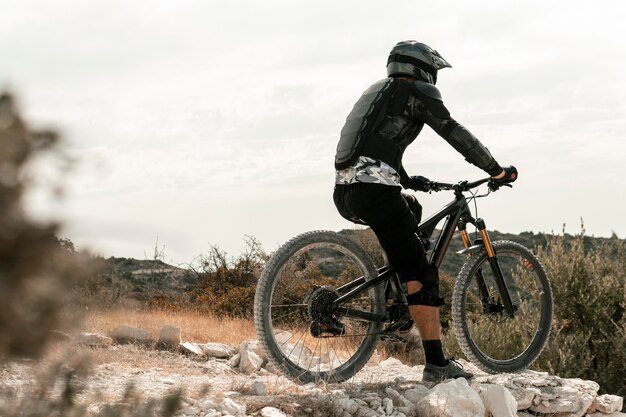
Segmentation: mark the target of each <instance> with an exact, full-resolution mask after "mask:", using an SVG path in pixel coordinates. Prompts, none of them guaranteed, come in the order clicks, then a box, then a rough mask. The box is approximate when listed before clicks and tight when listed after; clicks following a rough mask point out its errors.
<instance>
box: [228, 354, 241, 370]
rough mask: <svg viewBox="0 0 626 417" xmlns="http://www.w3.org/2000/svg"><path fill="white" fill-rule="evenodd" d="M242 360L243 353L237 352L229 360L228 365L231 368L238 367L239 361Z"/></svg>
mask: <svg viewBox="0 0 626 417" xmlns="http://www.w3.org/2000/svg"><path fill="white" fill-rule="evenodd" d="M240 360H241V353H236V354H234V355H233V357H232V358H230V359H229V360H228V366H230V367H231V368H236V367H237V366H239V361H240Z"/></svg>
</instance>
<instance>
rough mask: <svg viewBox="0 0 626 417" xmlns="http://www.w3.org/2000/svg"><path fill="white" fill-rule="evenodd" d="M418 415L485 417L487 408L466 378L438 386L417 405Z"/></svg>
mask: <svg viewBox="0 0 626 417" xmlns="http://www.w3.org/2000/svg"><path fill="white" fill-rule="evenodd" d="M416 410H417V412H418V415H424V416H439V417H484V414H485V406H484V405H483V402H482V400H481V399H480V396H479V395H478V393H476V391H474V390H473V389H472V388H470V386H469V384H468V383H467V381H466V380H465V378H458V379H453V380H450V381H447V382H443V383H440V384H438V385H436V386H435V387H434V388H433V389H432V390H430V392H429V393H428V395H427V396H426V397H425V398H423V399H422V400H421V401H419V402H418V403H417V405H416Z"/></svg>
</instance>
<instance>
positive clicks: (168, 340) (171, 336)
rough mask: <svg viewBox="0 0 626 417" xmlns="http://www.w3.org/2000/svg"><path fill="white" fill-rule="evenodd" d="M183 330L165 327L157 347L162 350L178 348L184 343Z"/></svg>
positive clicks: (162, 328)
mask: <svg viewBox="0 0 626 417" xmlns="http://www.w3.org/2000/svg"><path fill="white" fill-rule="evenodd" d="M182 341H183V339H182V329H181V328H180V327H177V326H163V327H161V332H160V333H159V340H158V342H157V346H159V347H160V348H166V349H170V348H176V347H178V345H180V344H181V343H182Z"/></svg>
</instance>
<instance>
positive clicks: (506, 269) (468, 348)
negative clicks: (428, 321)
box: [452, 241, 552, 372]
mask: <svg viewBox="0 0 626 417" xmlns="http://www.w3.org/2000/svg"><path fill="white" fill-rule="evenodd" d="M493 247H494V250H495V253H496V257H497V259H498V264H499V266H500V269H501V270H502V275H503V277H504V281H505V283H506V286H507V288H508V291H509V294H510V296H511V300H512V303H513V308H514V310H515V316H514V317H513V318H510V317H509V316H508V315H507V314H506V312H505V311H504V305H503V303H502V299H501V297H500V294H499V292H498V290H497V286H496V282H495V278H494V274H493V272H492V270H491V267H490V264H489V261H488V257H487V253H486V252H485V250H484V249H483V250H482V251H481V252H479V253H476V254H473V255H472V256H471V257H470V258H469V260H468V261H467V262H466V263H465V264H464V265H463V268H462V270H461V272H460V273H459V278H458V279H457V282H456V285H455V288H454V293H453V296H452V318H453V322H454V330H455V333H456V336H457V339H458V342H459V345H460V347H461V349H462V350H463V352H464V353H465V355H466V356H467V357H468V359H470V360H471V361H472V362H474V363H475V364H476V365H478V366H479V367H481V368H482V369H483V370H485V371H488V372H515V371H518V370H521V369H524V368H526V367H528V366H529V365H530V364H531V363H532V362H533V361H534V360H535V359H537V357H538V356H539V354H540V353H541V351H542V350H543V348H544V346H545V344H546V342H547V341H548V336H549V334H550V324H551V322H552V289H551V288H550V282H549V280H548V277H547V276H546V272H545V270H544V269H543V266H542V265H541V263H540V262H539V260H538V259H537V257H536V256H535V255H534V254H533V253H532V252H531V251H530V250H528V249H527V248H526V247H524V246H522V245H520V244H518V243H515V242H510V241H497V242H493ZM483 283H484V285H483Z"/></svg>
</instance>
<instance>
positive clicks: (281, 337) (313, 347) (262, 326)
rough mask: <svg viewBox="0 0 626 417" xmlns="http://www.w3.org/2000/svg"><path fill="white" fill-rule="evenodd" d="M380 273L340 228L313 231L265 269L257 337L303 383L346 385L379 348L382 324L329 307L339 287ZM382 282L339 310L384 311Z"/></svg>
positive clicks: (260, 287) (271, 356) (292, 242)
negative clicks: (378, 341) (338, 231)
mask: <svg viewBox="0 0 626 417" xmlns="http://www.w3.org/2000/svg"><path fill="white" fill-rule="evenodd" d="M376 276H377V271H376V268H375V267H374V264H373V262H372V261H371V259H370V257H369V256H368V255H367V253H366V252H365V251H364V250H363V249H362V248H361V247H360V246H359V245H357V244H356V243H355V242H354V241H352V240H351V239H349V238H347V237H345V236H342V235H339V234H337V233H335V232H329V231H314V232H308V233H304V234H302V235H300V236H297V237H295V238H293V239H292V240H290V241H289V242H287V243H286V244H285V245H283V246H282V247H281V248H280V249H279V250H278V251H277V252H276V253H275V254H274V255H273V256H272V258H271V259H270V261H269V262H268V263H267V265H266V267H265V269H264V271H263V273H262V274H261V277H260V279H259V283H258V286H257V291H256V296H255V300H254V321H255V326H256V330H257V335H258V338H259V341H260V342H261V344H262V346H263V347H264V349H265V351H266V353H267V355H268V358H269V360H270V361H271V363H272V364H273V365H274V366H275V367H277V368H278V369H279V370H281V371H282V372H283V373H284V374H285V375H287V376H289V377H291V378H294V379H297V380H299V381H302V382H310V381H318V380H325V381H329V382H341V381H344V380H346V379H348V378H350V377H352V376H353V375H354V374H356V373H357V372H358V371H359V370H360V369H361V368H362V367H363V366H364V365H365V364H366V363H367V361H368V360H369V358H370V357H371V355H372V353H373V352H374V349H375V347H376V342H377V340H378V335H379V333H380V331H381V328H382V323H377V322H369V321H363V320H357V319H354V318H349V317H346V316H344V315H342V314H341V313H339V312H332V311H329V309H328V307H329V306H330V304H332V302H333V301H334V300H336V299H337V298H338V297H339V296H340V295H342V293H343V292H345V290H341V289H340V288H341V286H342V285H345V284H347V283H349V282H351V281H353V280H355V279H357V278H359V277H365V280H370V279H373V278H375V277H376ZM381 287H382V286H380V285H378V286H376V287H374V288H371V289H370V290H368V291H365V292H363V293H362V294H360V295H359V296H357V297H356V298H355V299H353V300H352V301H350V302H348V303H346V304H344V305H342V307H347V308H349V309H355V310H360V311H365V312H368V313H376V314H380V313H382V312H383V311H384V297H383V291H382V288H381ZM338 289H339V290H338Z"/></svg>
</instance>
